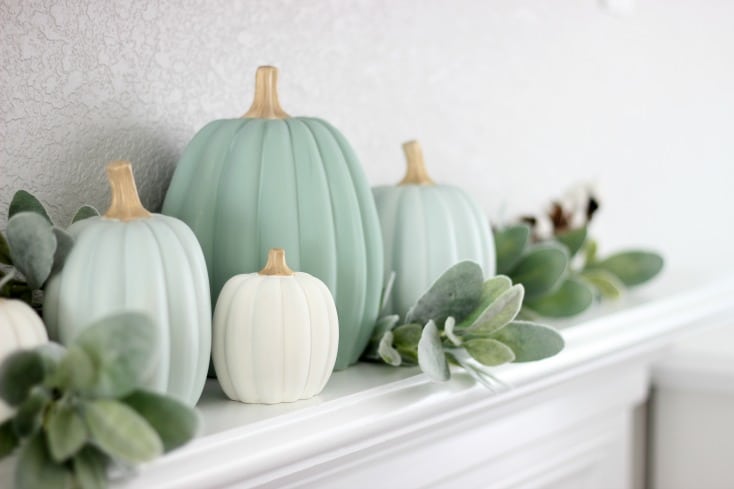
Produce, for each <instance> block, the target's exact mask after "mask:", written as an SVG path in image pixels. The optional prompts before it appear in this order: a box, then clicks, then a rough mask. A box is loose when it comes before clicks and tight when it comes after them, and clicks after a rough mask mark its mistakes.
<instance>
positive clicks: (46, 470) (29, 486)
mask: <svg viewBox="0 0 734 489" xmlns="http://www.w3.org/2000/svg"><path fill="white" fill-rule="evenodd" d="M72 482H73V479H72V475H71V472H70V471H69V469H68V468H67V467H66V466H64V465H59V464H57V463H54V461H53V459H52V458H51V454H49V453H48V450H47V448H46V443H45V440H44V437H43V435H42V434H38V435H36V436H34V437H33V438H32V439H31V440H30V441H29V442H28V443H26V444H25V445H24V446H23V448H22V449H21V450H20V455H19V456H18V465H17V466H16V468H15V487H16V489H70V488H71V487H72Z"/></svg>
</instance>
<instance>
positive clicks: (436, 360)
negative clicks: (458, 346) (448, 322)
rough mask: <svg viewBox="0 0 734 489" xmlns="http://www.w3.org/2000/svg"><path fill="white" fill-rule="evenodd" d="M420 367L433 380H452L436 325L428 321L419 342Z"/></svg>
mask: <svg viewBox="0 0 734 489" xmlns="http://www.w3.org/2000/svg"><path fill="white" fill-rule="evenodd" d="M418 365H419V366H420V368H421V370H422V371H423V372H425V373H426V375H428V376H429V377H430V378H431V379H433V380H435V381H439V382H444V381H447V380H449V378H451V372H450V370H449V364H448V362H446V355H445V354H444V351H443V346H442V345H441V335H440V333H439V331H438V328H437V327H436V323H434V322H433V321H428V323H427V324H426V325H425V327H424V328H423V333H422V335H421V339H420V341H419V342H418Z"/></svg>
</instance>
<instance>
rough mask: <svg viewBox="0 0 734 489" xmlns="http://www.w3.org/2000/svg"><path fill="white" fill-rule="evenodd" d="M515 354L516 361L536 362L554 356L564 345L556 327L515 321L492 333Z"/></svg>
mask: <svg viewBox="0 0 734 489" xmlns="http://www.w3.org/2000/svg"><path fill="white" fill-rule="evenodd" d="M492 337H493V338H494V339H496V340H497V341H499V342H501V343H504V344H505V345H507V346H508V347H510V349H511V350H512V352H513V353H514V354H515V360H514V361H515V362H534V361H536V360H542V359H544V358H548V357H552V356H553V355H555V354H557V353H558V352H560V351H561V350H563V347H564V344H565V343H564V341H563V336H561V334H560V333H559V332H558V331H556V330H555V329H553V328H551V327H549V326H544V325H542V324H536V323H531V322H528V321H513V322H511V323H510V324H508V325H507V326H505V327H504V328H502V329H500V330H499V331H497V332H496V333H494V334H493V335H492Z"/></svg>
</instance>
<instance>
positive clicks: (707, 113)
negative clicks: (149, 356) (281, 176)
mask: <svg viewBox="0 0 734 489" xmlns="http://www.w3.org/2000/svg"><path fill="white" fill-rule="evenodd" d="M636 3H637V5H636V8H635V10H634V12H633V13H632V14H631V15H628V16H615V15H612V14H610V13H609V12H608V11H606V10H605V9H603V8H601V7H600V4H599V3H598V2H597V1H594V0H553V1H540V0H536V1H530V0H513V1H510V0H492V1H480V0H459V1H443V0H432V1H417V0H409V1H398V0H392V1H389V0H379V1H376V0H371V1H367V0H364V1H349V2H346V1H337V0H333V1H315V0H310V1H307V0H301V1H289V0H264V1H235V0H231V1H225V0H200V1H197V0H162V1H158V2H154V1H149V0H133V1H129V2H121V1H116V2H112V1H109V0H86V1H83V0H66V1H58V2H52V1H39V0H23V1H21V0H15V1H9V0H1V1H0V83H1V85H0V208H2V209H4V208H5V207H6V205H7V202H8V201H9V199H10V197H11V195H12V193H13V192H14V191H15V190H16V189H18V188H26V189H29V190H31V191H33V192H35V193H37V194H38V195H39V196H40V197H41V198H42V200H43V201H44V202H45V203H46V204H48V206H50V208H51V210H52V214H53V216H54V217H55V218H57V219H59V220H60V221H62V222H66V221H67V220H68V219H69V218H70V217H71V215H72V213H73V210H74V209H75V208H76V207H77V206H78V205H80V204H82V203H91V204H93V205H96V206H98V207H100V208H104V207H105V205H106V200H107V188H106V183H105V181H104V175H103V173H104V172H103V165H104V164H105V163H106V162H107V161H108V160H110V159H119V158H125V159H130V160H132V161H133V162H134V164H135V165H136V172H137V176H138V180H139V186H140V187H141V192H142V196H143V201H144V202H145V203H146V204H147V205H148V206H149V207H151V208H154V209H155V208H157V207H158V206H159V205H160V202H161V200H162V196H163V193H164V189H165V187H166V185H167V182H168V179H169V178H170V175H171V172H172V170H173V167H174V165H175V162H176V160H177V157H178V155H179V154H180V152H181V150H182V148H183V146H184V145H185V144H186V142H187V141H188V139H189V138H190V137H191V136H192V135H193V134H194V132H195V131H196V130H197V129H198V128H200V127H201V126H202V125H203V124H204V123H206V122H207V121H209V120H211V119H215V118H220V117H232V116H238V115H240V114H241V113H243V112H244V110H245V109H246V108H247V107H248V105H249V102H250V94H251V90H252V83H253V77H254V70H255V68H256V66H257V65H259V64H265V63H268V64H275V65H277V66H279V67H280V69H281V101H282V102H283V105H284V108H285V109H286V110H287V111H288V112H290V113H291V114H304V115H317V116H321V117H324V118H326V119H328V120H330V121H331V122H332V123H334V124H335V125H336V126H337V127H339V128H341V130H342V131H343V132H344V133H345V134H346V136H347V137H348V138H349V139H350V140H351V141H352V143H353V145H354V147H355V149H356V150H357V153H358V154H359V155H360V156H361V158H362V162H363V164H364V166H365V168H366V170H367V173H368V175H369V177H370V179H371V180H372V182H374V183H384V182H392V181H396V180H398V179H399V177H400V174H401V172H402V154H401V152H400V143H401V142H402V141H403V140H405V139H408V138H413V137H417V138H419V139H421V140H422V142H423V145H424V149H425V153H426V157H427V159H428V162H429V164H430V169H431V171H432V173H433V175H434V177H435V178H436V179H437V180H442V181H446V182H451V183H455V184H459V185H463V186H465V187H466V188H467V189H468V190H470V191H471V192H472V193H474V194H475V195H476V196H477V198H478V199H479V200H480V202H481V204H482V205H483V207H484V208H485V209H486V210H487V212H488V213H490V214H491V215H496V214H497V213H498V210H499V208H500V207H501V206H502V205H503V204H504V205H505V206H506V207H507V211H508V212H509V213H510V214H514V213H515V212H517V211H521V210H532V209H535V208H536V207H537V206H539V205H540V204H541V203H542V202H544V201H545V200H546V199H548V198H549V197H551V196H553V195H555V194H556V193H558V192H560V191H561V190H562V189H564V188H565V187H566V186H567V185H569V184H571V183H574V182H576V181H580V180H586V179H590V178H591V179H595V180H596V181H597V182H599V184H600V185H601V187H602V191H603V197H605V204H606V207H605V209H604V212H603V214H601V215H600V216H599V222H598V223H597V229H596V232H597V234H599V235H601V237H602V238H603V241H604V244H606V245H607V247H608V248H611V247H615V246H618V245H622V244H644V245H649V246H655V247H658V248H660V249H662V250H664V251H665V252H666V253H667V254H668V258H669V259H670V260H672V261H677V262H679V263H686V264H687V266H691V267H693V266H696V267H698V266H701V264H702V263H704V262H705V263H706V264H708V265H711V264H715V263H717V264H723V266H724V269H726V268H727V267H728V268H732V269H734V267H732V263H734V260H733V259H732V258H731V256H732V253H731V251H730V247H731V242H732V241H733V240H734V233H733V232H732V230H731V228H732V225H734V224H733V223H734V206H733V205H732V204H731V203H730V202H731V195H730V194H731V186H732V183H734V172H733V171H732V167H733V166H734V20H733V19H734V2H728V1H725V0H720V1H716V0H707V1H696V2H692V1H684V0H678V1H676V0H637V2H636ZM113 4H114V5H113ZM2 223H4V219H1V220H0V226H1V225H3V224H2Z"/></svg>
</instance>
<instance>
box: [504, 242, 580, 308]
mask: <svg viewBox="0 0 734 489" xmlns="http://www.w3.org/2000/svg"><path fill="white" fill-rule="evenodd" d="M567 269H568V253H567V252H566V249H565V248H564V247H562V246H561V245H558V244H555V243H554V244H551V243H546V244H542V245H537V246H535V247H533V248H531V249H530V250H529V251H528V252H527V253H526V254H525V255H524V256H523V257H522V258H521V259H520V261H519V263H518V264H517V266H516V267H515V268H514V269H513V270H512V273H511V274H510V278H511V279H512V282H513V283H516V284H518V283H519V284H522V285H523V286H524V287H525V297H527V298H528V299H532V298H536V297H539V296H541V295H543V294H547V293H548V292H551V291H552V290H554V289H555V288H556V287H558V286H559V285H560V284H561V281H562V279H563V276H564V274H565V273H566V270H567Z"/></svg>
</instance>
